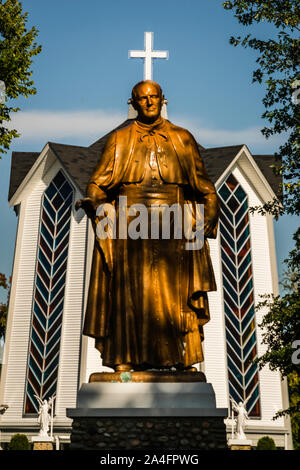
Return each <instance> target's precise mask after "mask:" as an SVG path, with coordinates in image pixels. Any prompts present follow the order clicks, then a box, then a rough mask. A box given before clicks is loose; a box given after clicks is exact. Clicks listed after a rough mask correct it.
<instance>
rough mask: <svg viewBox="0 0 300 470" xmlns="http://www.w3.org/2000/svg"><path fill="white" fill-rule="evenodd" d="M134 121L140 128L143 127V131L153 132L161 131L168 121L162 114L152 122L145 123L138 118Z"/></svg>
mask: <svg viewBox="0 0 300 470" xmlns="http://www.w3.org/2000/svg"><path fill="white" fill-rule="evenodd" d="M134 122H135V124H136V125H137V127H138V129H141V131H142V132H149V133H151V132H155V131H159V130H161V129H163V127H164V126H165V122H166V121H165V119H164V118H162V117H161V116H160V117H159V118H158V119H156V121H155V122H153V123H152V124H145V123H144V122H140V121H138V120H135V121H134Z"/></svg>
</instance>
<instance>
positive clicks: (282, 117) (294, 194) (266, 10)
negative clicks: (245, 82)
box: [223, 0, 300, 216]
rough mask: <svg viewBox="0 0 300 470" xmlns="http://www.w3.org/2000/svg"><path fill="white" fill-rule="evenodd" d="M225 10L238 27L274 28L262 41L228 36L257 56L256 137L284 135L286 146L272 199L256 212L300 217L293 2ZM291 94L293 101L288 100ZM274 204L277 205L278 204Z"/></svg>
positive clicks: (298, 48) (299, 48) (242, 4)
mask: <svg viewBox="0 0 300 470" xmlns="http://www.w3.org/2000/svg"><path fill="white" fill-rule="evenodd" d="M223 7H224V8H225V9H226V10H232V11H233V12H234V16H235V17H236V18H237V19H238V21H239V23H241V24H242V25H244V26H246V27H247V26H251V25H253V24H255V23H262V22H268V23H270V24H271V25H273V26H274V36H273V37H271V38H270V39H268V40H262V39H259V38H254V37H252V35H251V34H247V35H246V36H245V37H243V38H242V37H240V36H239V37H231V38H230V43H231V44H233V45H234V46H238V45H241V46H243V47H245V48H247V47H250V48H251V49H253V50H255V51H256V52H257V53H258V57H257V59H256V63H257V65H258V66H257V68H256V70H254V71H253V77H252V81H253V82H258V83H265V86H266V94H265V96H264V98H263V104H264V107H265V112H264V113H263V115H262V117H263V118H264V119H266V120H267V121H268V122H269V124H268V125H267V126H266V127H264V128H263V129H262V131H261V132H262V134H263V135H264V136H265V137H266V138H269V137H270V136H271V135H274V134H281V133H287V140H286V142H285V143H284V144H283V145H281V146H280V148H279V151H278V152H277V153H276V155H275V156H276V163H275V164H274V167H273V169H274V171H275V173H276V174H279V175H282V178H283V179H282V184H281V187H280V188H279V191H278V195H277V200H276V199H275V200H274V201H270V202H269V203H268V204H267V205H265V206H263V207H261V208H260V212H261V213H265V212H269V213H273V215H277V216H278V215H280V214H281V213H282V212H283V211H285V212H286V213H289V214H298V215H299V213H300V191H299V189H300V183H299V174H300V164H299V163H300V156H299V150H300V138H299V137H300V135H299V134H300V132H299V131H300V125H299V122H300V100H299V98H297V96H298V95H299V97H300V90H299V91H297V88H300V81H299V79H300V69H299V57H300V41H299V39H298V37H297V36H298V31H299V25H300V7H299V2H298V0H268V1H263V0H248V1H245V0H234V1H225V2H223ZM293 96H294V98H293ZM278 201H280V203H281V204H278Z"/></svg>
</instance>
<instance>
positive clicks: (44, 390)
mask: <svg viewBox="0 0 300 470" xmlns="http://www.w3.org/2000/svg"><path fill="white" fill-rule="evenodd" d="M72 204H73V189H72V186H71V185H70V183H69V182H68V181H67V179H66V178H65V176H64V174H63V172H62V171H59V172H58V173H57V174H56V176H55V178H53V180H52V181H51V183H50V184H49V186H48V188H47V189H46V191H45V192H44V195H43V199H42V210H41V221H40V233H39V242H38V251H37V264H36V274H35V286H34V297H33V307H32V322H31V335H30V345H29V353H28V366H27V380H26V389H25V406H24V412H25V414H32V413H37V412H38V410H39V404H38V401H37V399H36V398H35V396H34V395H37V396H38V397H40V398H41V399H42V400H44V399H46V400H47V399H48V398H50V397H51V396H52V395H53V394H54V393H55V392H56V386H57V375H58V365H59V352H60V339H61V328H62V316H63V307H64V293H65V285H66V274H67V256H68V248H69V234H70V223H71V212H72Z"/></svg>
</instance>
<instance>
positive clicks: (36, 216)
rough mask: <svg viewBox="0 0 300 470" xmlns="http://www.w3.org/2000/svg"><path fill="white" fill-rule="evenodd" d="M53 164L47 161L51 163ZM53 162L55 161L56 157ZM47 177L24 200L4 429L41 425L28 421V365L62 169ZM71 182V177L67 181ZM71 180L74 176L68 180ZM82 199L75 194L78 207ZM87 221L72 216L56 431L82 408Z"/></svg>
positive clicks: (4, 390)
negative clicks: (40, 264) (45, 215)
mask: <svg viewBox="0 0 300 470" xmlns="http://www.w3.org/2000/svg"><path fill="white" fill-rule="evenodd" d="M46 158H47V157H46ZM50 158H51V157H50ZM46 167H47V168H48V172H47V173H46V174H45V175H44V176H43V180H40V179H38V181H35V175H33V177H32V180H31V182H30V183H29V187H30V190H31V191H29V190H28V187H27V188H26V191H24V194H23V195H25V196H26V199H24V200H22V195H21V196H20V198H21V210H20V215H19V217H20V219H19V224H18V234H17V244H16V254H15V263H14V273H13V280H12V291H11V292H12V298H11V302H10V306H9V316H8V327H7V338H6V343H5V359H4V361H5V365H4V369H3V374H2V380H1V386H2V391H1V395H0V399H1V403H5V404H8V405H9V408H8V410H7V411H6V412H5V414H4V415H2V416H1V424H2V425H5V424H15V423H16V424H17V423H18V425H24V426H28V425H30V424H36V425H37V420H36V418H28V417H26V418H24V417H23V406H24V396H25V383H26V372H27V360H28V345H29V340H30V327H31V316H32V303H33V293H34V282H35V269H36V255H37V244H38V236H39V227H40V212H41V200H42V196H43V192H44V190H45V189H46V188H47V186H48V185H49V183H50V181H51V180H52V179H53V177H54V176H55V175H56V173H57V172H58V170H59V169H60V168H61V166H60V164H59V163H58V162H56V163H55V164H53V165H52V166H51V168H50V169H49V164H48V165H46ZM66 176H67V175H66ZM67 177H68V176H67ZM80 197H81V194H79V192H76V194H74V199H75V201H76V200H77V199H79V198H80ZM86 231H87V221H86V218H83V217H80V215H79V214H78V213H76V212H75V211H73V213H72V216H71V228H70V240H69V255H68V267H67V278H66V286H65V299H64V310H63V323H62V337H61V344H60V362H59V370H58V386H57V394H56V395H57V398H56V416H55V419H54V425H60V424H62V425H67V424H70V423H71V420H70V419H69V418H67V417H66V408H67V407H72V406H76V397H77V389H78V381H79V360H80V359H79V355H80V341H81V323H82V311H83V301H82V299H83V297H84V289H85V285H84V282H85V276H84V275H85V252H86Z"/></svg>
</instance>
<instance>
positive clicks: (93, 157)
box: [0, 120, 292, 448]
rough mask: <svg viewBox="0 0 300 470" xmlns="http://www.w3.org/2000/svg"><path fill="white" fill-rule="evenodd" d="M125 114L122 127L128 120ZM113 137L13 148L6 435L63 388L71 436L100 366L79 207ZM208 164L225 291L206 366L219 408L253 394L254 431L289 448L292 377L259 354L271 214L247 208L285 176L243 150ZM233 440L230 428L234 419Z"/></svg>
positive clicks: (271, 267) (62, 413)
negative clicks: (89, 312) (218, 211)
mask: <svg viewBox="0 0 300 470" xmlns="http://www.w3.org/2000/svg"><path fill="white" fill-rule="evenodd" d="M128 122H129V121H128V120H127V121H125V122H124V123H123V124H121V126H120V127H123V126H124V125H126V124H127V123H128ZM107 137H108V135H106V136H104V137H103V138H101V139H99V140H98V141H97V142H95V143H94V144H92V145H91V146H90V147H79V146H72V145H62V144H55V143H47V144H46V146H45V147H44V149H43V150H42V152H41V153H40V154H39V153H31V152H13V155H12V168H11V181H10V189H9V202H10V205H11V206H12V207H14V210H15V211H16V214H17V217H18V229H17V236H16V245H15V256H14V264H13V273H12V285H11V294H10V304H9V313H8V324H7V330H6V341H5V350H4V358H3V367H2V376H1V384H0V404H6V405H8V409H7V410H6V411H5V413H3V414H2V415H0V432H1V441H2V442H7V441H9V440H10V437H11V436H12V435H13V434H15V433H16V432H21V433H25V434H27V435H28V437H30V436H33V435H36V434H37V433H38V423H37V407H38V406H37V402H36V399H35V398H34V394H37V395H39V396H40V397H41V398H43V399H44V398H48V397H50V396H52V395H53V394H54V393H55V394H56V404H55V417H54V435H59V436H64V437H67V436H68V435H69V434H70V429H71V420H70V419H69V418H67V417H66V408H72V407H75V406H76V395H77V390H78V388H79V387H80V385H81V383H83V382H87V381H88V380H89V375H90V374H91V373H92V372H97V371H101V370H103V369H104V368H103V367H101V361H100V357H99V353H98V351H97V350H96V349H95V348H94V344H93V342H94V341H93V340H92V339H90V338H87V337H85V336H82V335H81V330H82V325H83V318H84V311H85V304H86V301H87V290H88V283H89V272H90V268H91V258H92V251H93V246H94V234H93V230H92V227H91V224H90V222H89V221H88V219H87V217H86V216H85V215H84V213H83V211H82V210H80V211H78V212H76V211H75V210H74V204H75V202H76V201H77V200H78V199H80V198H82V197H83V196H84V193H85V188H86V184H87V181H88V178H89V176H90V174H91V173H92V171H93V168H94V166H95V164H96V162H97V160H98V158H99V155H100V153H101V151H102V150H103V147H104V145H105V142H106V140H107ZM199 148H200V152H201V154H202V156H203V159H204V161H205V165H206V168H207V171H208V173H209V175H210V177H211V179H212V180H213V181H214V183H215V185H216V188H217V189H218V192H219V195H220V197H221V199H222V201H223V204H222V216H221V221H220V229H219V234H218V237H217V239H216V240H212V241H210V246H211V255H212V261H213V266H214V270H215V276H216V281H217V286H218V290H217V291H216V292H213V293H210V295H209V300H210V312H211V321H210V322H209V323H208V324H207V325H206V326H205V330H204V333H205V342H204V355H205V363H204V364H203V365H202V366H201V367H202V369H203V370H204V372H205V374H206V377H207V381H208V382H211V383H212V384H213V387H214V390H215V393H216V399H217V406H218V407H228V408H229V396H232V397H233V398H234V399H235V400H236V401H240V400H243V401H244V400H245V399H248V402H247V410H248V414H249V416H250V420H249V422H248V425H247V427H246V435H247V438H249V439H252V440H253V442H254V444H255V443H256V442H257V440H258V439H259V438H260V437H262V436H265V435H268V436H270V437H273V439H274V440H275V442H276V445H277V446H279V447H282V448H291V446H292V444H291V442H292V441H291V429H290V422H289V419H287V418H280V419H277V420H275V421H273V420H272V418H273V416H274V414H275V413H276V412H277V411H278V410H281V409H284V408H286V407H287V406H288V392H287V385H286V382H285V381H282V380H281V377H280V375H279V373H278V372H272V371H270V370H269V369H268V368H267V367H265V368H264V369H263V370H261V371H259V370H258V369H257V367H256V366H255V365H253V363H252V360H253V359H254V358H255V357H256V356H257V355H261V354H262V353H263V352H264V346H263V345H262V343H261V338H262V335H261V330H260V328H259V326H258V325H259V323H260V322H261V318H262V315H263V314H264V312H263V311H259V312H255V310H254V305H256V304H257V303H258V301H259V296H260V294H265V293H271V292H273V293H275V294H277V293H278V280H277V267H276V255H275V243H274V232H273V221H272V217H271V216H269V215H268V216H261V215H259V214H258V213H254V214H253V215H250V214H249V211H248V208H249V207H251V206H256V205H259V204H262V203H263V202H266V201H269V200H271V199H272V198H273V196H274V193H275V192H276V191H277V187H278V180H277V178H276V177H275V176H274V174H273V171H272V169H271V168H270V164H272V163H273V157H272V156H271V155H251V153H250V152H249V150H248V148H247V147H246V146H245V145H238V146H232V147H219V148H212V149H204V148H203V147H201V146H200V145H199ZM228 437H231V427H230V425H229V424H228Z"/></svg>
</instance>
